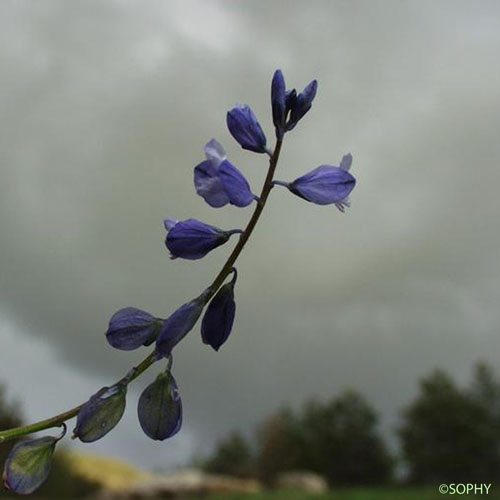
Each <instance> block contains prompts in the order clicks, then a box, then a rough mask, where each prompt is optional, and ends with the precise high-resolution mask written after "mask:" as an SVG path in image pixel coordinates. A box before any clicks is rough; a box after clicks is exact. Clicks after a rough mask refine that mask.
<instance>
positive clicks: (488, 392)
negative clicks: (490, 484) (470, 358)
mask: <svg viewBox="0 0 500 500" xmlns="http://www.w3.org/2000/svg"><path fill="white" fill-rule="evenodd" d="M499 396H500V389H499V386H498V383H497V382H496V381H495V380H494V377H493V374H492V372H491V370H490V369H489V368H488V367H486V366H485V365H481V364H480V365H478V366H477V368H476V372H475V376H474V382H473V385H472V388H471V389H466V390H461V389H460V388H458V387H457V386H456V385H455V383H454V382H453V380H452V379H451V377H450V376H449V375H447V374H446V373H445V372H443V371H441V370H436V371H434V372H433V373H432V374H431V375H430V376H428V377H426V378H424V379H422V381H421V383H420V394H419V395H418V396H417V397H416V399H415V400H414V401H413V402H412V403H411V404H410V405H409V406H408V408H406V409H405V410H404V412H403V425H402V426H401V428H400V430H399V435H400V438H401V442H402V449H403V454H404V458H405V459H406V461H407V465H408V467H409V474H410V479H411V480H413V481H415V482H422V483H431V484H436V483H440V482H481V481H491V479H492V478H493V477H497V476H498V474H499V473H500V432H499V421H498V416H499V405H500V399H499Z"/></svg>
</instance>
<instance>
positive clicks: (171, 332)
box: [156, 292, 207, 357]
mask: <svg viewBox="0 0 500 500" xmlns="http://www.w3.org/2000/svg"><path fill="white" fill-rule="evenodd" d="M206 302H207V299H206V292H204V293H202V294H201V295H200V296H199V297H197V298H196V299H194V300H191V301H190V302H186V304H184V305H182V306H181V307H179V309H177V311H175V312H174V313H173V314H172V315H170V316H169V317H168V318H167V319H166V320H165V321H164V323H163V327H162V329H161V330H160V333H159V334H158V339H157V340H156V349H157V350H158V353H159V354H160V355H162V356H164V357H167V356H168V355H169V354H170V353H171V351H172V349H173V348H174V346H175V345H176V344H177V343H178V342H180V341H181V340H182V339H183V338H184V337H185V336H186V335H187V334H188V333H189V332H190V331H191V330H192V329H193V327H194V325H195V324H196V322H197V321H198V318H199V317H200V315H201V312H202V311H203V308H204V307H205V304H206Z"/></svg>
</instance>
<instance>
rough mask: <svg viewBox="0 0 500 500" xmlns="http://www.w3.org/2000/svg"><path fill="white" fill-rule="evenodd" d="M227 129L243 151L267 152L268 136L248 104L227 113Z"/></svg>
mask: <svg viewBox="0 0 500 500" xmlns="http://www.w3.org/2000/svg"><path fill="white" fill-rule="evenodd" d="M227 127H228V129H229V132H231V135H232V136H233V137H234V138H235V139H236V141H237V142H239V143H240V146H241V147H242V148H243V149H248V150H249V151H254V152H255V153H265V152H266V136H265V135H264V132H263V131H262V128H261V126H260V124H259V122H258V121H257V117H256V116H255V115H254V113H253V111H252V110H251V109H250V107H249V106H247V105H246V104H245V105H244V106H240V105H237V106H236V107H234V108H233V109H232V110H231V111H228V113H227Z"/></svg>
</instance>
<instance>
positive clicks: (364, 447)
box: [302, 391, 393, 486]
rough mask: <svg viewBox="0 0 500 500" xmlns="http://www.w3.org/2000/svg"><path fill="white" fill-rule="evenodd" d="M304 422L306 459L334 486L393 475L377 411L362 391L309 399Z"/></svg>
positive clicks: (382, 479)
mask: <svg viewBox="0 0 500 500" xmlns="http://www.w3.org/2000/svg"><path fill="white" fill-rule="evenodd" d="M302 423H303V426H304V429H305V432H306V446H305V459H306V463H307V464H309V468H310V469H312V470H314V471H316V472H318V473H319V474H321V475H322V476H324V477H325V478H326V479H327V480H328V482H329V483H330V485H331V486H338V485H354V484H356V485H359V484H380V483H384V482H388V481H389V480H390V479H391V476H392V466H393V460H392V458H391V456H390V455H389V452H388V450H387V448H386V446H385V444H384V441H383V440H382V438H381V437H380V436H379V434H378V432H377V429H376V426H377V416H376V413H375V411H374V410H373V409H372V408H371V406H370V405H369V404H368V403H367V401H366V400H365V399H364V398H363V397H362V396H361V395H360V394H358V393H356V392H354V391H348V392H345V393H344V394H342V395H340V396H339V397H337V398H335V399H333V400H332V401H330V402H329V403H327V404H321V403H319V402H312V403H309V404H308V405H307V406H306V407H305V409H304V413H303V417H302Z"/></svg>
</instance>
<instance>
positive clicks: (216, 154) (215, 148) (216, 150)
mask: <svg viewBox="0 0 500 500" xmlns="http://www.w3.org/2000/svg"><path fill="white" fill-rule="evenodd" d="M204 150H205V156H206V157H207V160H208V161H210V163H211V164H212V165H213V166H214V168H217V167H218V166H219V165H220V164H221V163H222V162H223V161H224V160H225V159H226V152H225V151H224V148H223V147H222V145H221V144H220V143H219V142H218V141H216V140H215V139H210V140H209V141H208V142H207V143H206V144H205V148H204Z"/></svg>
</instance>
